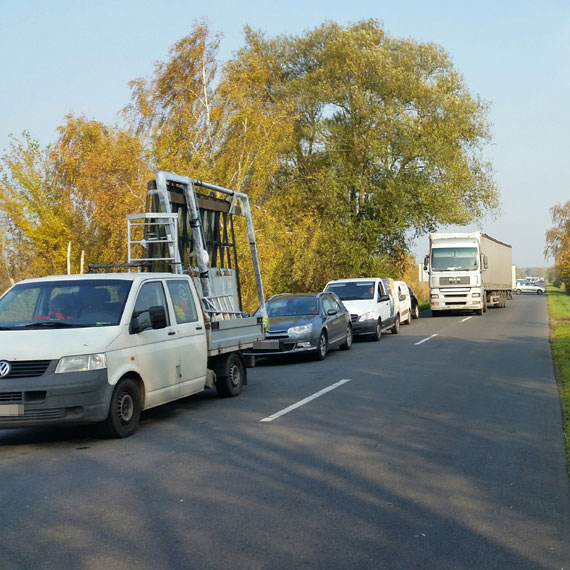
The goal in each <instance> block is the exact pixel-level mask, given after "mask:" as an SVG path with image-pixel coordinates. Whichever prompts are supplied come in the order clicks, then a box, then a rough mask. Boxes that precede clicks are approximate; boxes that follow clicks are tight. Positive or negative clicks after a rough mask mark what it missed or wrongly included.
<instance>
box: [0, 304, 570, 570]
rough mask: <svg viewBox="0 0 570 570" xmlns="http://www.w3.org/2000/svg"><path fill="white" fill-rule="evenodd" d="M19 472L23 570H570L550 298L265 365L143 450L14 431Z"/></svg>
mask: <svg viewBox="0 0 570 570" xmlns="http://www.w3.org/2000/svg"><path fill="white" fill-rule="evenodd" d="M0 469H1V473H2V487H1V490H0V506H1V507H2V548H1V549H0V568H2V569H3V570H12V569H23V568H26V569H27V568H30V569H32V568H33V569H58V570H59V569H61V568H73V569H81V570H83V569H85V570H111V569H126V568H129V569H141V570H147V569H157V568H161V569H165V568H168V569H170V568H172V569H179V568H180V569H216V570H225V569H232V570H242V569H243V570H245V569H247V570H255V569H272V570H281V569H318V570H321V569H322V570H334V569H339V570H341V569H342V570H348V569H354V570H380V569H390V570H391V569H402V570H409V569H422V570H424V569H433V570H442V569H452V568H453V569H476V568H477V569H484V570H487V569H501V570H504V569H516V570H520V569H537V570H538V569H553V570H554V569H555V570H559V569H560V568H566V569H568V568H570V484H569V480H568V473H567V466H566V459H565V453H564V445H563V438H562V423H561V412H560V403H559V399H558V392H557V387H556V382H555V378H554V373H553V366H552V360H551V356H550V348H549V344H548V323H547V312H546V304H545V299H544V297H539V296H518V297H516V298H515V299H513V301H511V302H509V305H508V307H507V308H506V309H489V311H488V312H487V313H486V314H485V315H483V316H473V317H469V316H467V315H453V316H446V317H439V318H431V317H430V316H429V312H428V313H427V314H426V316H424V315H422V318H420V319H418V320H416V321H413V322H412V324H411V325H403V326H402V327H401V332H400V334H399V335H392V334H385V335H383V337H382V340H381V342H379V343H374V342H362V341H360V342H355V344H354V345H353V348H352V350H351V351H349V352H339V351H334V352H331V353H330V354H329V356H328V358H327V359H326V360H325V361H323V362H311V361H307V360H304V359H295V360H289V361H281V362H275V361H269V360H266V361H264V362H260V363H259V365H258V366H257V367H256V368H255V369H252V370H250V371H249V384H248V386H247V387H245V389H244V391H243V393H242V395H241V396H240V397H238V398H232V399H218V398H217V397H216V396H215V394H213V393H210V392H208V393H203V394H200V395H198V396H195V397H191V398H187V399H185V400H181V401H179V402H175V403H173V404H170V405H167V406H163V407H161V408H159V409H156V410H151V411H149V412H146V413H145V414H144V415H143V420H142V423H141V427H140V429H139V431H138V432H137V433H136V434H135V435H134V436H133V437H131V438H128V439H124V440H99V439H97V438H96V436H95V433H94V431H93V430H92V429H91V428H89V427H81V428H75V429H71V428H67V429H58V430H51V429H50V430H43V431H40V430H37V431H35V430H6V431H1V432H0Z"/></svg>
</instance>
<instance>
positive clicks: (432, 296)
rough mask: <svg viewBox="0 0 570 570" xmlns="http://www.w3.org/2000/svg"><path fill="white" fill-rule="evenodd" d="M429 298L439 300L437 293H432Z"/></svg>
mask: <svg viewBox="0 0 570 570" xmlns="http://www.w3.org/2000/svg"><path fill="white" fill-rule="evenodd" d="M431 298H432V299H439V295H438V294H437V293H432V294H431Z"/></svg>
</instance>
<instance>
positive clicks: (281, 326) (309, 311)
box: [247, 292, 352, 360]
mask: <svg viewBox="0 0 570 570" xmlns="http://www.w3.org/2000/svg"><path fill="white" fill-rule="evenodd" d="M266 308H267V316H268V317H269V327H268V329H267V331H266V333H265V339H266V340H270V339H272V340H276V341H278V345H279V346H278V348H276V349H275V350H264V351H256V350H254V351H251V352H248V353H247V354H250V355H253V356H279V355H284V354H292V353H313V355H314V357H315V358H316V359H317V360H324V359H325V358H326V356H327V353H328V351H329V350H330V349H331V348H339V349H340V350H350V349H351V347H352V324H351V322H350V313H349V312H348V311H347V309H346V307H345V306H344V305H343V304H342V301H341V300H340V299H339V298H338V297H337V296H336V295H335V294H334V293H329V292H321V293H298V294H290V293H281V294H279V295H275V296H273V297H271V298H270V299H269V300H268V301H267V303H266Z"/></svg>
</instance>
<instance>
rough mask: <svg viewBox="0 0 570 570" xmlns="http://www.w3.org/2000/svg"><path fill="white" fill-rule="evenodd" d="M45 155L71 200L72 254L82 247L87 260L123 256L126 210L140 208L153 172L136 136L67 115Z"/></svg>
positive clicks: (120, 258) (123, 258)
mask: <svg viewBox="0 0 570 570" xmlns="http://www.w3.org/2000/svg"><path fill="white" fill-rule="evenodd" d="M49 157H50V162H51V164H52V169H53V172H54V174H55V177H56V180H57V184H58V187H59V188H61V189H62V191H63V192H64V194H65V195H66V196H67V197H68V200H69V205H68V209H69V210H70V211H71V212H72V221H71V229H72V236H71V238H70V239H72V240H73V244H74V252H75V257H76V259H77V256H78V255H79V254H80V251H84V252H85V260H86V262H87V263H112V262H124V261H126V257H127V251H126V250H127V231H126V230H127V225H126V215H127V214H130V213H133V212H141V211H144V209H145V195H146V182H147V181H148V180H149V178H150V177H151V171H150V170H149V168H148V167H147V165H146V162H145V160H144V148H143V145H142V143H141V141H140V139H139V138H138V137H136V136H133V135H131V134H130V133H129V132H128V131H126V130H121V129H117V128H114V127H108V126H106V125H104V124H102V123H100V122H98V121H94V120H87V119H86V118H84V117H74V116H72V115H68V116H67V118H66V123H65V125H63V126H61V127H59V138H58V140H57V141H56V143H55V144H54V146H53V148H52V149H51V151H50V154H49Z"/></svg>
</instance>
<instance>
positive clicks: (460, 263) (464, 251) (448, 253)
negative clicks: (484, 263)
mask: <svg viewBox="0 0 570 570" xmlns="http://www.w3.org/2000/svg"><path fill="white" fill-rule="evenodd" d="M431 266H432V269H433V270H435V271H471V270H473V269H477V248H476V247H440V248H434V249H432V250H431Z"/></svg>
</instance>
